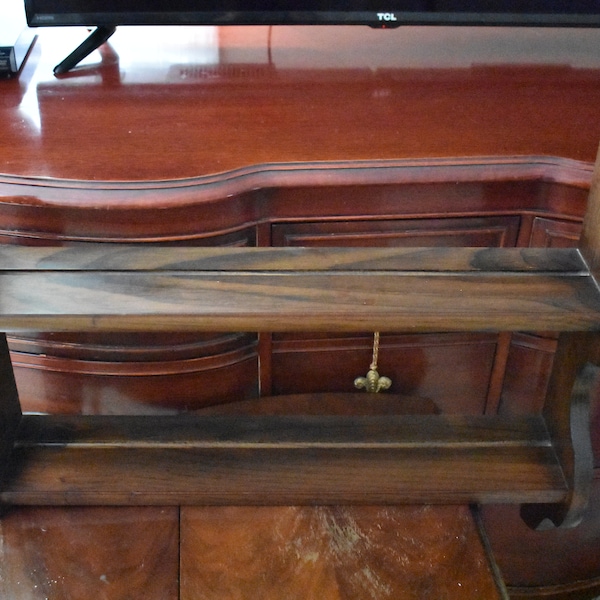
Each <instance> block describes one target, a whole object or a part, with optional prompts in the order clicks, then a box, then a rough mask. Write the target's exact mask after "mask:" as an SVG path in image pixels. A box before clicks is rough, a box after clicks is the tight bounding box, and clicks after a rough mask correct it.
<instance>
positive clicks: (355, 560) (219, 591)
mask: <svg viewBox="0 0 600 600" xmlns="http://www.w3.org/2000/svg"><path fill="white" fill-rule="evenodd" d="M181 523H182V539H181V600H223V599H225V598H227V599H228V600H255V599H256V598H261V600H281V599H282V598H285V599H286V600H373V599H375V598H376V599H377V600H400V599H401V600H412V599H414V600H452V599H456V600H467V599H472V600H482V599H484V598H485V600H494V599H500V598H501V597H502V596H501V593H500V591H499V588H498V587H497V584H496V582H495V580H494V576H493V573H492V569H491V565H490V562H489V557H487V556H486V554H485V551H484V549H483V546H482V543H481V540H480V539H479V537H478V534H477V530H476V528H475V526H474V522H473V519H472V516H471V515H470V513H469V510H468V508H466V507H435V508H434V507H430V506H420V507H413V506H409V507H373V506H364V507H353V508H348V507H342V506H338V507H331V508H325V507H304V508H298V507H293V506H291V507H281V508H238V507H227V508H222V507H221V508H220V507H212V508H191V507H186V508H182V513H181Z"/></svg>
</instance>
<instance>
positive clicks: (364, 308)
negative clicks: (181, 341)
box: [0, 246, 600, 332]
mask: <svg viewBox="0 0 600 600" xmlns="http://www.w3.org/2000/svg"><path fill="white" fill-rule="evenodd" d="M0 265H2V266H3V268H2V269H0V330H3V331H6V332H14V331H22V330H38V331H99V330H104V331H136V330H144V331H161V330H162V331H173V330H180V331H183V330H187V331H189V330H196V331H212V332H216V331H330V330H336V331H369V330H370V331H373V330H377V331H413V332H425V331H482V330H485V331H504V330H507V331H508V330H530V331H531V330H553V331H589V330H597V329H598V328H599V327H600V293H599V291H598V286H597V285H596V282H595V280H594V278H593V277H592V276H591V274H590V272H589V270H588V269H587V267H586V265H585V263H584V261H583V259H582V257H581V255H580V254H579V252H578V251H577V250H572V249H566V250H563V249H476V248H467V249H464V248H461V249H452V248H433V249H431V248H428V249H414V248H413V249H389V248H388V249H386V248H383V249H382V248H361V249H348V248H329V249H308V248H278V249H273V248H269V249H266V248H265V249H259V248H244V249H239V248H238V249H214V248H213V249H207V248H176V249H173V248H133V249H132V248H131V247H120V248H119V247H117V248H110V249H106V248H99V247H97V246H94V247H91V248H88V249H80V248H77V249H73V248H70V249H60V248H59V249H56V248H54V249H50V250H49V249H38V248H22V247H19V248H11V247H6V246H5V247H3V248H0ZM4 265H8V266H4Z"/></svg>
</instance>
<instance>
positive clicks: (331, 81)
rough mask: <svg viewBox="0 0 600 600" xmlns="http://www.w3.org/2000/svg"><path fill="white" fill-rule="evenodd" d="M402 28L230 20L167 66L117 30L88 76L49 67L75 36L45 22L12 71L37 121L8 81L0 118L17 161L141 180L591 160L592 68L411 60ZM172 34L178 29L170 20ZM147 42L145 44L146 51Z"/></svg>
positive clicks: (549, 38)
mask: <svg viewBox="0 0 600 600" xmlns="http://www.w3.org/2000/svg"><path fill="white" fill-rule="evenodd" d="M397 34H398V32H392V33H391V34H390V32H389V31H382V30H377V31H371V30H369V29H367V28H355V29H352V30H351V31H344V30H343V29H341V30H340V29H336V28H333V29H329V30H327V33H326V34H323V33H321V31H320V30H318V29H317V30H316V31H314V30H313V29H312V28H285V27H283V28H274V29H273V30H272V34H271V35H268V33H267V30H266V29H265V28H258V29H256V28H254V29H253V28H242V29H240V30H236V31H234V32H231V31H228V30H226V29H224V30H221V31H219V34H218V35H219V38H220V40H221V44H220V46H217V47H215V48H214V49H213V50H214V52H213V53H212V54H210V56H211V57H214V56H219V61H218V62H217V61H215V59H214V58H212V60H211V59H210V58H209V59H206V57H205V54H206V51H207V50H206V47H202V44H200V47H198V46H199V44H198V42H197V41H196V42H195V43H194V41H193V40H192V46H191V47H189V50H188V52H191V53H192V57H193V56H194V53H195V55H196V56H201V57H204V60H205V61H206V62H203V63H202V64H201V65H195V64H194V61H193V58H192V59H191V60H190V55H189V54H187V53H185V52H182V50H181V46H180V45H178V44H177V43H173V41H172V40H169V38H168V37H167V36H168V32H167V31H165V32H164V33H163V34H162V36H165V37H164V38H163V37H161V40H162V43H163V44H169V43H170V44H171V46H173V47H174V54H175V55H176V56H181V60H182V63H183V64H181V65H177V64H173V65H170V66H171V67H172V69H171V70H169V69H168V67H166V68H164V69H161V68H160V65H161V64H162V63H161V62H160V61H158V60H157V59H156V57H152V54H151V53H150V54H149V55H146V53H140V52H139V51H138V52H134V51H133V48H131V47H128V44H127V37H126V36H125V35H124V33H123V34H121V33H120V32H119V36H118V37H115V38H113V39H112V40H111V45H112V47H113V48H114V50H115V53H116V56H117V57H118V59H119V63H117V64H114V62H112V63H111V62H110V61H114V58H115V54H113V55H112V58H111V59H105V60H108V61H109V63H108V64H106V65H105V66H104V67H103V68H101V69H100V70H93V71H92V73H93V74H94V75H95V76H93V77H91V78H90V79H86V80H85V81H83V82H82V80H81V77H69V78H65V79H61V80H56V79H55V78H54V77H53V75H52V67H53V66H54V64H56V62H57V61H58V60H60V59H61V56H62V55H64V54H65V53H66V52H65V51H66V50H67V49H69V48H71V49H72V47H74V46H75V45H76V43H75V41H76V40H77V39H78V36H77V33H76V32H74V33H72V34H70V35H63V36H61V38H60V39H59V40H57V39H56V37H52V36H51V33H46V32H42V34H41V39H40V40H39V42H38V44H39V48H40V51H39V52H35V53H34V54H33V56H32V57H31V58H30V60H29V63H28V65H27V66H26V70H25V72H24V74H23V76H22V79H21V81H23V82H27V81H29V80H31V81H32V85H35V86H36V89H35V90H34V93H35V94H36V100H37V105H38V106H39V114H34V115H32V116H33V117H34V118H37V120H38V122H39V123H40V125H38V126H37V127H36V124H35V121H29V120H28V119H27V118H26V119H25V121H24V120H23V114H22V112H20V110H19V109H20V100H21V98H22V96H23V93H24V92H25V91H26V90H24V89H23V87H22V84H20V82H19V81H11V82H7V83H4V82H3V92H4V90H6V92H5V93H3V97H6V98H7V101H6V102H5V103H3V105H2V113H0V120H1V121H2V122H4V123H9V124H10V126H9V127H8V128H6V129H4V131H3V133H4V135H3V145H4V147H5V155H7V156H10V157H11V158H10V167H11V168H10V172H11V173H13V174H18V175H33V176H50V177H53V178H68V179H77V180H88V181H93V180H142V181H144V180H146V181H147V180H162V179H175V178H182V177H194V176H198V175H205V176H206V175H208V176H210V175H213V174H215V173H217V174H220V173H227V172H229V171H232V170H236V169H249V171H250V174H252V172H253V171H254V172H255V166H256V165H273V164H275V165H281V164H283V165H286V166H287V165H289V164H291V163H292V164H298V163H302V162H304V163H312V162H315V161H352V160H369V159H375V160H385V159H390V160H396V159H398V158H403V157H408V158H414V157H439V156H463V157H473V156H498V155H503V156H511V155H512V156H523V155H525V156H527V155H533V156H539V155H546V156H554V157H562V158H570V159H575V160H583V161H588V162H590V161H591V160H593V156H594V154H595V149H596V147H597V140H598V139H600V124H599V123H598V119H597V114H596V110H595V109H596V106H597V105H598V101H599V99H600V97H599V93H600V92H599V91H598V86H597V70H596V69H594V68H582V67H580V66H574V67H569V66H564V65H552V64H550V65H546V66H545V65H543V64H537V65H531V60H530V59H529V60H528V57H527V56H524V57H523V59H522V61H521V62H522V63H525V66H524V65H523V64H518V63H517V64H514V65H505V66H504V65H503V66H499V65H488V66H474V67H472V66H471V64H472V63H477V62H478V61H477V59H478V58H479V57H478V56H477V54H475V56H473V55H472V56H469V57H468V58H467V60H466V61H465V65H464V67H463V68H415V65H412V64H410V63H409V64H407V62H406V61H407V59H406V57H405V54H404V52H405V51H404V49H403V47H402V44H399V43H398V39H397V38H398V35H397ZM464 35H465V34H461V38H460V39H461V47H462V46H463V45H464V44H465V39H464ZM487 35H488V38H489V40H490V43H493V42H494V41H495V43H497V44H499V45H500V46H501V47H504V46H505V47H510V46H511V44H513V42H511V38H510V36H509V37H508V39H503V38H502V37H501V36H502V35H503V34H502V33H501V32H500V33H499V32H495V31H490V32H489V33H488V34H487ZM555 35H556V34H553V33H552V31H549V32H548V33H546V35H545V36H543V37H542V36H540V38H541V39H540V41H539V42H538V44H539V45H540V49H539V51H540V52H541V53H543V52H544V44H546V45H547V48H546V53H547V54H550V53H553V54H554V53H555V52H556V50H555V49H556V46H557V43H556V42H555V40H554V37H555ZM171 36H173V37H174V38H175V39H176V40H177V41H178V38H179V39H181V37H180V36H181V34H180V33H179V34H178V32H176V31H175V32H172V33H171ZM518 36H519V33H518V32H517V33H513V36H512V37H514V38H517V39H518ZM499 37H500V39H502V41H501V42H498V38H499ZM69 38H70V39H69ZM574 40H577V38H576V37H574ZM437 41H438V32H437V31H436V30H435V29H433V28H432V29H431V30H429V29H425V30H424V31H423V32H422V34H420V38H419V48H421V47H422V46H427V45H435V44H436V43H437ZM154 42H155V40H154V39H153V38H152V37H151V36H149V37H148V38H147V40H146V43H147V44H149V47H152V44H153V43H154ZM140 43H142V44H143V42H140V41H136V43H135V44H134V46H135V48H136V49H138V48H139V44H140ZM563 43H564V42H563ZM574 43H576V42H575V41H573V42H571V44H574ZM236 47H246V48H248V51H247V53H246V57H245V60H244V62H245V63H246V64H245V65H244V69H239V68H238V65H237V64H236V61H235V58H234V57H232V56H231V55H232V54H233V55H234V56H235V53H236ZM292 48H293V50H292ZM144 55H146V58H144ZM316 56H318V57H320V60H321V65H322V66H321V65H319V64H317V63H316V62H315V57H316ZM365 56H368V62H365ZM267 57H271V62H268V58H267ZM563 60H564V61H565V63H566V64H567V65H569V63H570V62H571V60H572V57H571V56H569V55H568V53H566V56H564V57H563ZM561 62H562V61H561ZM119 64H120V66H119ZM360 65H362V66H360ZM416 66H417V67H418V65H416ZM436 66H438V67H439V65H436ZM92 73H90V74H92ZM136 76H137V77H136ZM407 90H409V91H410V93H407ZM566 90H568V91H569V93H566ZM340 98H343V99H344V110H339V99H340ZM65 104H69V106H70V109H69V110H65V109H64V107H65ZM240 106H244V107H245V110H244V111H240V110H239V107H240ZM140 107H143V110H140ZM509 107H510V110H509ZM174 114H176V115H177V119H176V122H174V117H173V115H174ZM307 115H308V116H307ZM374 115H375V117H374ZM27 116H29V115H26V117H27ZM148 123H152V128H151V129H149V128H148V127H147V124H148ZM548 123H552V127H553V130H552V135H549V134H548ZM224 131H230V132H231V134H230V135H224V134H223V132H224ZM573 132H577V135H573ZM500 140H501V142H500ZM75 149H76V150H75ZM132 156H135V157H136V160H135V161H131V160H130V157H132ZM276 168H277V166H275V167H272V169H271V172H272V170H273V169H276ZM241 174H245V173H244V172H243V171H242V173H241ZM265 182H266V180H265V179H263V183H262V185H261V187H264V185H265ZM253 183H254V182H253Z"/></svg>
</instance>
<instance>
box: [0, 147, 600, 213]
mask: <svg viewBox="0 0 600 600" xmlns="http://www.w3.org/2000/svg"><path fill="white" fill-rule="evenodd" d="M507 179H508V180H517V181H518V180H540V181H549V182H556V183H561V184H566V185H570V186H576V187H582V188H586V189H587V188H588V187H589V186H590V182H591V179H592V164H590V163H587V162H583V161H577V160H572V159H567V158H561V157H557V156H493V157H485V156H482V157H459V158H456V157H455V158H427V159H425V158H423V159H403V160H365V161H331V162H315V163H270V164H262V165H253V166H249V167H245V168H242V169H236V170H233V171H228V172H224V173H218V174H214V175H208V176H201V177H194V178H187V179H176V180H164V181H141V182H135V181H123V182H111V181H77V180H68V179H50V178H45V177H24V176H15V175H2V174H0V196H5V199H4V201H5V202H7V201H10V202H14V203H17V204H32V205H37V206H39V203H40V202H43V204H48V205H52V206H56V207H58V206H62V207H68V206H73V205H79V204H80V203H81V202H82V193H83V194H85V201H84V202H83V204H84V205H85V207H86V208H94V207H103V208H108V207H115V208H117V207H120V208H122V207H123V204H124V202H125V203H126V206H127V208H130V209H133V208H158V207H162V206H165V207H167V206H168V207H177V206H185V205H188V204H191V203H197V202H199V201H200V202H209V201H211V200H218V199H221V198H223V197H227V196H233V195H239V194H243V193H245V192H248V191H251V190H255V189H257V188H258V189H260V188H270V187H289V186H328V185H384V184H408V183H436V182H447V181H453V182H469V181H478V182H483V181H502V180H507ZM107 192H108V193H107ZM119 192H122V194H123V195H121V194H120V193H119ZM10 197H12V198H10Z"/></svg>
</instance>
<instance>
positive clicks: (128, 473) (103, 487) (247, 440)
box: [0, 400, 567, 505]
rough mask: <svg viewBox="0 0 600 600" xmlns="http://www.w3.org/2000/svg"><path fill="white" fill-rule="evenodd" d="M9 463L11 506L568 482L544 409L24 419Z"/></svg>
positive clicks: (536, 497) (498, 489)
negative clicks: (507, 413) (490, 413)
mask: <svg viewBox="0 0 600 600" xmlns="http://www.w3.org/2000/svg"><path fill="white" fill-rule="evenodd" d="M352 402H354V401H353V400H351V403H352ZM83 465H87V467H84V466H83ZM12 467H13V470H12V473H11V475H12V477H11V478H10V480H9V481H8V483H7V485H6V486H5V488H4V490H3V491H2V492H1V493H0V499H2V501H3V502H5V503H16V504H39V503H49V504H55V503H56V504H97V503H101V504H159V505H161V504H234V505H235V504H294V503H300V504H344V503H353V504H355V503H361V504H364V503H374V504H377V503H383V504H391V503H396V504H398V503H421V502H432V503H438V504H447V503H450V504H452V503H469V502H481V503H484V502H517V503H518V502H548V503H553V502H560V501H562V500H564V499H565V497H566V493H567V488H566V487H565V484H564V478H563V474H562V470H561V467H560V465H559V464H558V463H557V462H556V458H555V450H554V448H553V446H552V444H551V443H550V440H549V438H548V437H547V433H546V428H545V424H544V422H543V420H542V419H541V418H540V417H537V418H536V417H530V418H523V419H504V418H501V417H471V418H467V417H459V416H457V417H450V416H448V417H442V416H429V417H428V416H415V417H411V416H404V417H394V416H392V415H387V416H385V417H377V416H372V417H366V416H365V417H350V416H346V415H343V416H340V417H333V416H319V417H311V416H306V415H304V416H289V417H287V416H277V417H258V416H257V417H253V418H249V417H248V418H245V419H241V418H240V417H239V415H235V416H231V417H227V416H214V417H208V416H207V417H196V418H192V417H191V416H188V417H186V418H181V417H177V416H176V417H164V416H163V417H157V418H153V417H149V416H145V417H124V416H120V417H103V416H92V417H88V418H86V417H80V416H77V417H68V416H64V417H49V416H47V417H46V416H44V417H39V418H36V417H31V416H30V417H24V422H23V424H22V426H21V430H20V436H19V439H18V440H17V442H16V445H15V454H14V458H13V463H12Z"/></svg>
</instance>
